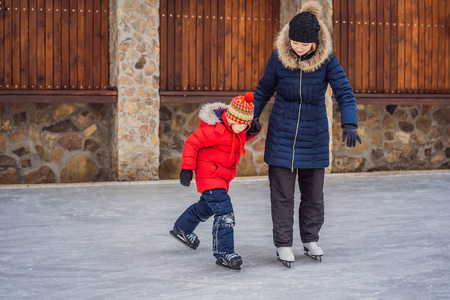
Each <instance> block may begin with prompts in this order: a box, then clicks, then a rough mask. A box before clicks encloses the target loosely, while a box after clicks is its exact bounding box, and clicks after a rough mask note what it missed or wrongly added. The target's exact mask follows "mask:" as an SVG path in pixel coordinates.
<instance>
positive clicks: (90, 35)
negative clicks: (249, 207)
mask: <svg viewBox="0 0 450 300" xmlns="http://www.w3.org/2000/svg"><path fill="white" fill-rule="evenodd" d="M93 10H94V3H93V1H89V0H87V1H86V8H85V16H86V34H85V45H86V55H85V61H86V67H85V70H86V83H85V85H86V86H85V88H86V89H88V90H91V89H93V87H94V74H95V73H94V67H93V63H94V60H93V57H94V12H93ZM55 79H56V78H55ZM55 81H56V80H55Z"/></svg>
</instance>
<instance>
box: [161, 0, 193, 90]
mask: <svg viewBox="0 0 450 300" xmlns="http://www.w3.org/2000/svg"><path fill="white" fill-rule="evenodd" d="M195 14H196V12H195V13H194V15H195ZM174 15H175V3H174V1H167V89H168V90H169V91H173V90H175V17H174ZM195 38H196V37H194V39H195ZM194 85H195V74H194Z"/></svg>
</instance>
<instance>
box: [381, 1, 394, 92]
mask: <svg viewBox="0 0 450 300" xmlns="http://www.w3.org/2000/svg"><path fill="white" fill-rule="evenodd" d="M383 20H384V24H383V25H384V26H385V30H384V44H383V49H384V55H383V56H384V73H383V74H384V76H383V81H384V83H383V89H384V90H383V92H384V93H390V91H391V27H392V23H391V3H390V1H384V16H383Z"/></svg>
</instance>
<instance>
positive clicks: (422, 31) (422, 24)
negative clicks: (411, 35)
mask: <svg viewBox="0 0 450 300" xmlns="http://www.w3.org/2000/svg"><path fill="white" fill-rule="evenodd" d="M425 1H426V0H419V9H418V10H419V24H418V27H419V42H418V44H419V63H418V70H419V74H418V77H419V78H418V81H419V82H418V84H419V86H418V87H419V89H418V90H419V93H423V92H424V91H425V59H426V58H425V47H426V44H425V40H426V18H425V15H426V12H425Z"/></svg>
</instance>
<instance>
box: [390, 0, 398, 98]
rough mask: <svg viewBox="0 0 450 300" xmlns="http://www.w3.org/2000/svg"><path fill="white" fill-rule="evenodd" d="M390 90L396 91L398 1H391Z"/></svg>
mask: <svg viewBox="0 0 450 300" xmlns="http://www.w3.org/2000/svg"><path fill="white" fill-rule="evenodd" d="M391 43H392V45H393V46H392V47H391V92H392V93H398V89H397V87H398V47H397V46H396V45H397V44H398V3H397V0H395V1H394V0H392V1H391Z"/></svg>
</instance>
